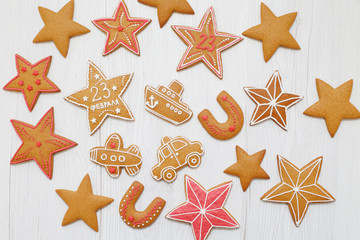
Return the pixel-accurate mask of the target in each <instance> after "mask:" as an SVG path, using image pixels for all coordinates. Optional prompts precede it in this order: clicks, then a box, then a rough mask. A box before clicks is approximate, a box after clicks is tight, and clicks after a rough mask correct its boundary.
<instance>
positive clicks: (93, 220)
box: [55, 174, 114, 232]
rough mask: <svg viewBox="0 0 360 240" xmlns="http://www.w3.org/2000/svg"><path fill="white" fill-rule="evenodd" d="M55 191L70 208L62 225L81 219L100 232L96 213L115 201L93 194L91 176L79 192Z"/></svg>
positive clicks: (85, 180)
mask: <svg viewBox="0 0 360 240" xmlns="http://www.w3.org/2000/svg"><path fill="white" fill-rule="evenodd" d="M55 191H56V193H57V194H58V195H59V196H60V197H61V198H62V200H64V202H65V203H66V204H67V205H68V206H69V208H68V210H67V211H66V213H65V216H64V219H63V221H62V225H63V226H65V225H68V224H70V223H73V222H75V221H77V220H79V219H81V220H83V221H84V222H85V223H86V224H87V225H88V226H89V227H91V228H92V229H93V230H95V231H96V232H97V231H98V221H97V216H96V211H97V210H99V209H101V208H103V207H105V206H107V205H109V204H110V203H112V202H113V201H114V199H112V198H108V197H103V196H99V195H94V194H93V191H92V187H91V181H90V176H89V174H87V175H86V176H85V177H84V178H83V180H82V181H81V183H80V186H79V188H78V189H77V191H70V190H64V189H56V190H55Z"/></svg>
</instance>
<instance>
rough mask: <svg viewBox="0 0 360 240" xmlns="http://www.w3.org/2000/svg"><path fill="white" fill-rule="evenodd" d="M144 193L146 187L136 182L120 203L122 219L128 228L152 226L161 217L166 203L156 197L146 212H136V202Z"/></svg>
mask: <svg viewBox="0 0 360 240" xmlns="http://www.w3.org/2000/svg"><path fill="white" fill-rule="evenodd" d="M143 191H144V185H142V184H141V183H139V182H138V181H134V182H133V184H131V186H130V187H129V189H128V190H127V191H126V193H125V194H124V196H123V198H122V199H121V201H120V206H119V212H120V217H121V219H122V220H124V222H125V223H126V224H127V225H128V226H130V227H132V228H135V229H137V228H144V227H147V226H149V225H151V224H152V223H153V222H154V221H155V220H156V219H157V218H158V217H159V215H160V214H161V212H162V210H163V208H164V206H165V203H166V202H165V200H164V199H162V198H160V197H156V198H155V199H154V200H153V201H152V202H151V203H150V204H149V205H148V207H147V208H146V209H145V210H144V211H141V212H140V211H138V210H136V208H135V204H136V201H137V200H138V199H139V197H140V195H141V193H142V192H143Z"/></svg>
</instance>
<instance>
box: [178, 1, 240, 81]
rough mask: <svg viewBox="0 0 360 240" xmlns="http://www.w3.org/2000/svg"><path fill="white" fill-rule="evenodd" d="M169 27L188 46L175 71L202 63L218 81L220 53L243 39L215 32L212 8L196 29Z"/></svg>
mask: <svg viewBox="0 0 360 240" xmlns="http://www.w3.org/2000/svg"><path fill="white" fill-rule="evenodd" d="M171 27H172V28H173V30H174V31H175V32H176V34H177V35H179V37H180V38H181V39H182V40H183V41H184V42H185V43H186V44H187V45H188V48H187V49H186V52H185V53H184V55H183V57H182V59H181V61H180V63H179V65H178V67H177V70H178V71H180V70H182V69H184V68H187V67H190V66H191V65H194V64H195V63H198V62H200V61H203V63H205V64H206V66H207V67H208V68H209V69H210V70H211V71H213V73H215V74H216V76H218V77H219V78H220V79H222V77H223V67H222V61H221V52H222V51H224V50H225V49H228V48H230V47H231V46H233V45H235V44H236V43H238V42H240V41H241V40H242V39H243V38H242V37H238V36H235V35H232V34H228V33H222V32H218V31H217V27H216V19H215V13H214V9H213V7H211V8H209V10H208V11H207V12H206V13H205V15H204V17H203V19H202V20H201V23H200V25H199V27H198V28H191V27H184V26H171Z"/></svg>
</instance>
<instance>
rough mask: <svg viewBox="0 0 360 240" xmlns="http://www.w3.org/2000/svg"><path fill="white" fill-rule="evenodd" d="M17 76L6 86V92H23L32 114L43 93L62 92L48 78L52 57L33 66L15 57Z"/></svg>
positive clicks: (19, 57) (17, 56)
mask: <svg viewBox="0 0 360 240" xmlns="http://www.w3.org/2000/svg"><path fill="white" fill-rule="evenodd" d="M15 61H16V70H17V73H18V74H17V76H16V77H14V78H13V79H11V81H10V82H9V83H7V84H6V85H5V86H4V90H9V91H19V92H22V93H23V95H24V98H25V102H26V106H27V107H28V109H29V111H30V112H31V111H32V110H33V108H34V106H35V103H36V101H37V100H38V97H39V94H40V93H42V92H60V89H59V88H58V87H57V86H56V85H55V84H54V83H53V82H52V81H50V79H49V78H48V77H47V74H48V71H49V68H50V63H51V56H49V57H46V58H44V59H41V60H40V61H38V62H37V63H35V64H31V63H30V62H28V61H27V60H25V59H24V58H23V57H21V56H19V55H17V54H16V55H15Z"/></svg>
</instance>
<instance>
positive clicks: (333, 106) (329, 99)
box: [304, 78, 360, 137]
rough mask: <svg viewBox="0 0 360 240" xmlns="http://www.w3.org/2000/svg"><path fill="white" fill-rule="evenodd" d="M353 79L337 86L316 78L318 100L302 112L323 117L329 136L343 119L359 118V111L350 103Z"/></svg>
mask: <svg viewBox="0 0 360 240" xmlns="http://www.w3.org/2000/svg"><path fill="white" fill-rule="evenodd" d="M352 87H353V80H352V79H351V80H349V81H347V82H345V83H343V84H342V85H340V86H339V87H337V88H335V89H334V88H333V87H331V86H330V85H329V84H327V83H326V82H324V81H322V80H320V79H318V78H317V79H316V88H317V92H318V95H319V101H318V102H316V103H314V104H313V105H311V106H310V107H309V108H308V109H306V110H305V112H304V114H305V115H308V116H312V117H319V118H324V119H325V122H326V126H327V129H328V131H329V133H330V136H331V137H334V136H335V133H336V131H337V130H338V128H339V126H340V123H341V121H342V120H343V119H356V118H360V112H359V110H357V108H356V107H355V106H354V105H352V104H351V103H350V96H351V92H352Z"/></svg>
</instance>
